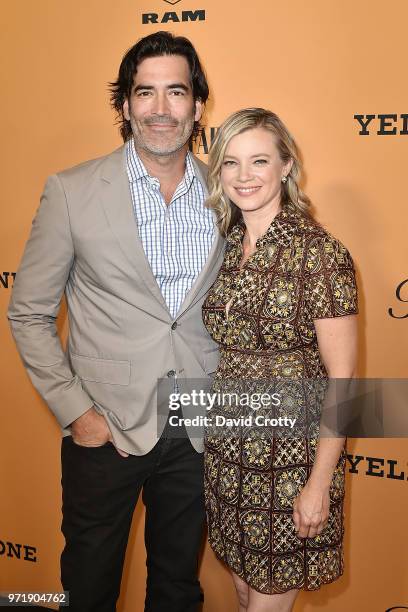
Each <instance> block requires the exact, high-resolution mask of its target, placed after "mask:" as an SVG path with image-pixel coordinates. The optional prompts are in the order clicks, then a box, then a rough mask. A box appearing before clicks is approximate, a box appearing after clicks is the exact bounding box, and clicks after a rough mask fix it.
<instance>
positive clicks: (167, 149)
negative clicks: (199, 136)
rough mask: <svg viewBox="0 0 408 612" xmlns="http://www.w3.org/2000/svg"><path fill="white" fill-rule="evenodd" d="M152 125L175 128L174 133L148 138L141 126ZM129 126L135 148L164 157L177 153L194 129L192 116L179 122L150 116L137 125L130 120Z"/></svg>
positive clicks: (169, 117)
mask: <svg viewBox="0 0 408 612" xmlns="http://www.w3.org/2000/svg"><path fill="white" fill-rule="evenodd" d="M152 123H155V124H158V123H159V124H162V125H171V126H175V127H176V128H177V129H176V133H174V132H173V133H172V134H166V133H163V134H161V133H158V134H157V135H156V137H154V136H153V138H151V137H148V136H147V135H146V132H145V131H144V130H143V126H149V125H151V124H152ZM130 125H131V128H132V132H133V138H134V140H135V146H136V148H138V149H142V150H144V151H146V152H147V153H150V154H151V155H157V156H166V155H172V154H174V153H177V151H179V150H180V149H182V148H183V147H184V146H185V145H186V143H187V142H188V141H189V139H190V137H191V134H192V133H193V128H194V116H193V115H192V116H191V117H190V118H188V119H186V120H185V121H183V122H181V121H178V120H177V119H174V118H173V117H171V116H167V115H159V116H154V115H153V116H152V117H148V118H147V119H144V120H143V121H142V122H141V125H140V123H137V122H136V121H135V120H134V119H133V117H131V119H130Z"/></svg>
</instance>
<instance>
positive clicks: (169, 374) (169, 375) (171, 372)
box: [167, 370, 176, 378]
mask: <svg viewBox="0 0 408 612" xmlns="http://www.w3.org/2000/svg"><path fill="white" fill-rule="evenodd" d="M175 375H176V372H175V371H174V370H169V371H168V372H167V378H173V376H175Z"/></svg>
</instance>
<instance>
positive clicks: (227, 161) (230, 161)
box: [223, 159, 235, 166]
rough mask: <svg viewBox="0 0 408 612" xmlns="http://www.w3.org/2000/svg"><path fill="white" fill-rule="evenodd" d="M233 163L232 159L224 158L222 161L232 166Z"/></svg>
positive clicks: (225, 164)
mask: <svg viewBox="0 0 408 612" xmlns="http://www.w3.org/2000/svg"><path fill="white" fill-rule="evenodd" d="M233 164H235V162H234V161H232V159H226V160H225V162H224V163H223V165H224V166H232V165H233Z"/></svg>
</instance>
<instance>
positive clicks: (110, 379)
mask: <svg viewBox="0 0 408 612" xmlns="http://www.w3.org/2000/svg"><path fill="white" fill-rule="evenodd" d="M71 363H72V367H73V370H74V372H75V373H76V374H77V375H78V376H79V378H81V379H82V380H89V381H90V382H96V383H107V384H109V385H128V384H129V382H130V361H116V360H113V359H99V358H97V357H85V355H75V354H73V353H71Z"/></svg>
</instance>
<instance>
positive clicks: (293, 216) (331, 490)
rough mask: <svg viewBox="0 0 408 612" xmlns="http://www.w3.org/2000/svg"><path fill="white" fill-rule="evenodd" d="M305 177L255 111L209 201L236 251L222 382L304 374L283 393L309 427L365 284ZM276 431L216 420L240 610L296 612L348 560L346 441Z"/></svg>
mask: <svg viewBox="0 0 408 612" xmlns="http://www.w3.org/2000/svg"><path fill="white" fill-rule="evenodd" d="M299 176H300V162H299V156H298V152H297V148H296V145H295V143H294V141H293V139H292V137H291V135H290V134H289V132H288V130H287V129H286V127H285V126H284V125H283V123H282V122H281V120H280V119H279V118H278V117H277V116H276V115H275V114H274V113H272V112H270V111H267V110H264V109H256V108H255V109H245V110H241V111H238V112H236V113H234V114H233V115H231V116H230V117H229V118H228V119H227V120H226V121H225V122H224V123H223V125H222V126H221V128H220V130H219V132H218V134H217V137H216V139H215V142H214V144H213V147H212V150H211V152H210V167H209V180H210V198H209V200H208V205H209V206H210V207H211V208H213V209H214V210H215V212H216V215H217V219H218V226H219V229H220V231H221V233H222V234H223V235H224V236H225V237H226V252H225V259H224V263H223V265H222V267H221V269H220V272H219V275H218V277H217V280H216V281H215V283H214V285H213V286H212V288H211V290H210V292H209V294H208V296H207V298H206V301H205V303H204V305H203V319H204V323H205V325H206V327H207V329H208V331H209V333H210V334H211V335H212V337H213V339H214V340H215V341H216V342H218V343H219V345H220V355H221V357H220V363H219V366H218V369H217V372H216V373H215V376H214V381H213V391H218V392H222V391H224V390H231V384H232V385H233V381H241V383H242V381H251V380H252V381H255V380H265V379H269V380H270V381H275V383H274V384H275V385H276V386H275V387H274V388H275V389H278V390H279V385H280V384H284V382H285V381H288V380H289V379H290V380H291V381H299V384H298V386H297V387H295V391H293V393H292V392H291V393H289V394H286V395H285V392H283V394H282V405H281V406H280V409H279V410H280V411H281V412H280V413H279V414H281V415H289V414H291V415H292V416H293V415H294V416H295V417H296V418H297V421H298V422H299V423H300V424H302V423H306V422H307V419H306V413H307V412H308V411H311V412H313V406H312V404H313V402H312V401H311V400H310V398H309V399H307V398H306V395H307V390H306V391H305V389H306V387H307V381H308V380H311V379H312V380H323V381H325V382H327V384H329V383H328V379H329V378H330V379H335V378H345V379H348V378H350V377H352V376H353V374H354V369H355V363H356V352H357V351H356V345H357V341H356V337H357V332H356V316H355V315H356V314H357V292H356V284H355V275H354V267H353V262H352V259H351V257H350V255H349V253H348V251H347V250H346V248H345V247H344V246H343V245H342V244H341V243H340V242H339V241H338V240H336V238H334V237H333V236H331V235H330V234H329V233H328V232H327V231H326V230H325V229H323V227H321V226H320V225H319V224H318V223H317V222H316V221H315V220H314V219H313V217H312V216H311V214H310V212H309V206H310V201H309V199H308V198H307V196H306V195H305V194H304V193H303V192H302V191H301V189H300V188H299V185H298V180H299ZM286 388H287V387H284V386H283V387H282V389H286ZM296 394H298V395H296ZM219 409H220V410H221V412H222V410H223V409H224V408H223V407H222V406H221V407H220V408H219ZM228 410H230V412H231V407H229V408H228V407H227V408H226V411H227V412H228ZM276 410H278V409H276ZM279 410H278V412H279ZM278 412H275V416H276V414H278ZM305 419H306V420H305ZM305 427H306V425H305ZM263 429H264V431H263V433H262V435H260V436H253V435H251V434H249V433H248V435H246V434H245V432H244V433H242V431H241V433H240V434H239V435H232V436H231V435H216V434H215V433H214V431H212V430H211V428H210V430H208V431H207V433H206V439H205V494H206V509H207V518H208V533H209V542H210V545H211V547H212V548H213V550H214V552H215V553H216V555H217V556H218V557H219V558H220V559H222V560H223V561H224V562H225V563H226V564H227V566H228V567H229V569H230V570H231V573H232V577H233V580H234V585H235V587H236V590H237V595H238V599H239V610H240V612H244V611H245V612H266V611H268V612H272V611H277V610H279V611H285V612H286V611H290V610H292V609H293V605H294V601H295V598H296V596H297V594H298V592H299V590H300V589H303V590H307V591H308V590H316V589H319V588H320V586H321V585H323V584H325V583H329V582H333V581H334V580H336V579H337V578H339V577H340V576H341V575H342V573H343V569H344V568H343V548H342V544H343V534H344V527H343V503H344V476H345V458H346V452H345V440H344V438H342V437H327V436H326V437H323V436H320V435H319V431H321V430H319V429H318V430H317V435H314V436H313V435H310V431H309V430H307V429H304V430H301V431H305V432H306V431H308V434H307V435H306V434H305V436H304V437H303V436H298V437H296V438H288V437H286V438H285V437H279V436H276V435H275V436H273V435H270V434H271V431H269V430H268V429H267V428H266V429H265V428H263Z"/></svg>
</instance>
